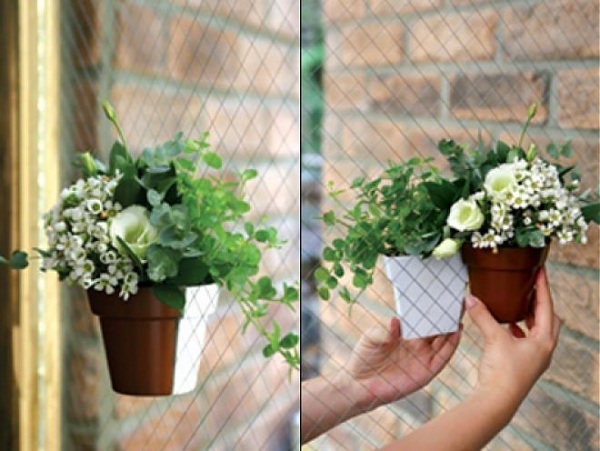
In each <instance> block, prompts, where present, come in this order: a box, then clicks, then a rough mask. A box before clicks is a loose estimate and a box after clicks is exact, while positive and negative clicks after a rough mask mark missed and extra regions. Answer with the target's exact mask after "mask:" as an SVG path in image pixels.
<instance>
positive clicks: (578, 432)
mask: <svg viewBox="0 0 600 451" xmlns="http://www.w3.org/2000/svg"><path fill="white" fill-rule="evenodd" d="M301 8H302V11H301V14H302V34H301V45H302V47H301V52H302V66H301V67H302V87H303V89H302V101H301V115H302V201H303V203H302V230H303V234H302V253H301V256H302V283H303V298H302V328H301V330H302V344H303V347H302V357H303V362H302V368H303V373H302V377H303V379H310V378H312V377H315V376H318V375H321V376H323V377H324V378H325V379H326V380H330V379H331V378H332V377H333V375H334V374H339V373H340V372H343V371H348V367H347V361H348V358H349V356H350V352H351V350H352V348H353V346H354V345H355V344H356V343H357V341H358V339H359V337H360V336H361V334H362V333H364V332H365V331H366V330H368V329H369V328H371V327H373V326H377V325H380V326H383V327H385V326H387V325H388V324H389V321H390V318H391V317H392V316H396V313H395V311H394V307H393V298H392V291H391V287H390V282H389V281H388V280H387V278H386V276H385V274H384V269H383V267H382V266H383V265H382V264H381V262H380V264H379V266H378V269H377V271H376V274H375V283H374V284H373V286H372V288H370V289H369V290H366V291H365V292H364V294H363V295H362V296H361V297H360V298H359V301H358V303H357V304H356V305H355V306H354V307H353V308H352V312H351V314H350V313H349V312H348V308H347V305H346V303H345V302H343V301H342V300H341V299H340V298H339V297H336V296H332V298H331V299H330V300H329V301H322V300H319V299H318V296H317V293H316V283H315V280H314V277H313V276H314V271H315V269H316V268H317V267H318V266H319V264H320V263H321V252H322V249H323V246H324V243H325V242H327V243H330V242H331V240H332V239H333V238H334V237H335V236H336V231H335V230H333V231H331V230H329V229H327V228H326V227H324V226H323V223H322V222H321V220H319V219H318V218H319V216H320V215H321V214H322V213H323V212H325V211H328V210H330V209H332V208H335V206H334V204H333V203H332V202H331V200H330V199H329V197H328V196H327V184H328V183H329V182H332V181H333V182H335V186H336V188H338V189H344V188H348V187H349V186H350V184H351V182H352V180H353V179H355V178H356V177H358V176H367V177H373V176H376V175H378V174H380V173H381V171H382V170H383V168H384V167H385V165H386V164H387V162H388V161H394V162H403V161H407V160H409V159H410V158H412V157H415V156H417V157H422V158H427V157H433V158H434V164H437V165H439V166H440V167H442V168H444V169H446V167H445V166H444V160H443V158H442V157H441V155H440V154H439V153H438V152H437V149H436V148H437V143H438V142H439V141H440V140H441V139H444V138H452V139H454V140H456V141H458V142H463V143H467V144H470V145H471V146H472V147H473V146H474V145H475V144H476V143H477V141H478V139H479V138H481V139H482V140H483V141H484V142H486V143H490V142H493V141H495V140H497V139H500V140H503V141H505V142H516V139H517V138H518V136H519V132H520V130H521V125H522V123H523V120H524V118H525V117H526V115H527V109H528V107H529V105H531V104H532V103H533V102H537V104H538V112H537V115H536V117H535V118H534V121H533V124H532V126H531V128H530V129H529V132H528V138H527V139H528V140H529V141H530V142H536V143H537V144H538V145H539V146H541V147H545V146H546V145H547V143H549V142H550V141H558V142H564V141H567V140H571V143H572V145H573V149H574V156H573V158H572V161H573V162H577V163H578V164H579V166H580V167H581V169H582V174H581V175H582V186H583V187H584V188H591V189H596V188H597V187H598V182H599V160H598V158H599V139H598V138H599V134H598V128H599V104H598V98H599V92H598V89H599V88H598V86H599V79H598V74H599V67H598V58H599V45H598V43H599V24H598V22H599V15H598V2H596V1H590V0H576V1H567V0H550V1H542V0H522V1H521V0H519V1H510V2H509V1H491V0H408V1H398V2H394V1H390V0H353V1H340V0H320V1H319V0H311V1H307V0H305V1H303V2H301ZM526 145H527V146H528V144H526ZM342 199H343V201H345V202H347V203H348V205H351V202H352V200H353V199H352V197H351V196H350V195H348V196H345V197H342ZM588 238H589V242H588V244H587V245H586V246H571V245H568V246H564V247H561V246H558V245H557V244H556V243H554V244H553V245H552V250H551V252H550V257H549V260H548V262H547V265H546V266H547V268H548V272H549V279H550V286H551V291H552V296H553V299H554V303H555V309H556V312H557V314H558V315H559V316H560V317H561V318H562V319H563V327H562V330H561V336H560V341H559V344H558V348H557V350H556V351H555V354H554V358H553V362H552V365H551V367H550V368H549V370H548V371H547V372H546V373H545V374H544V376H543V377H542V378H541V379H540V380H539V381H538V382H537V384H536V385H535V387H534V388H533V389H532V390H531V392H530V394H529V396H528V397H527V399H526V400H525V402H524V403H523V404H522V406H521V407H520V409H519V411H518V413H517V415H516V416H515V417H514V419H513V420H512V422H511V423H510V425H509V426H508V427H507V428H505V429H504V430H503V431H502V432H501V433H500V434H499V435H498V436H497V437H496V438H495V439H494V440H493V441H492V442H491V443H490V444H489V445H488V446H487V447H486V449H489V450H506V449H510V450H519V451H520V450H551V449H557V450H594V449H598V446H599V437H598V421H599V418H598V415H599V414H598V413H599V395H598V380H599V377H598V375H599V363H598V351H599V342H598V340H599V326H598V305H599V273H598V268H599V258H598V249H599V247H598V227H597V226H591V227H590V230H589V233H588ZM463 321H464V330H463V334H462V339H461V343H460V346H459V348H458V350H457V351H456V353H455V355H454V356H453V358H452V359H451V361H450V363H449V364H448V366H447V367H446V368H445V369H444V370H443V371H442V372H441V373H440V375H439V376H438V377H436V378H435V379H434V380H433V381H432V382H431V383H430V384H429V385H428V386H427V387H425V388H424V389H422V390H420V391H418V392H416V393H414V394H413V395H411V396H409V397H407V398H405V399H403V400H401V401H398V402H394V403H391V404H389V405H387V406H384V407H380V408H378V409H377V410H375V411H373V412H371V413H369V414H364V415H361V416H359V417H357V418H355V419H352V420H350V421H347V422H345V423H343V424H341V425H339V426H338V427H336V428H335V429H333V430H331V431H329V432H328V433H326V434H324V435H322V436H321V437H319V438H317V439H316V440H314V441H312V442H310V443H309V444H307V445H306V446H305V449H307V450H313V449H314V450H341V449H345V450H367V449H376V448H378V447H381V446H383V445H385V444H386V443H389V442H391V441H392V440H393V439H394V438H397V437H400V436H402V435H403V434H406V433H408V432H410V431H411V430H413V429H414V428H418V427H419V426H420V425H422V424H424V423H425V422H427V421H428V420H429V419H431V418H433V417H435V416H437V415H439V414H440V413H442V412H445V411H447V410H448V409H450V408H451V407H452V406H454V405H456V404H457V403H458V402H460V400H462V399H464V398H465V397H466V396H467V395H468V394H469V393H470V392H471V391H472V389H473V387H474V386H475V384H476V382H477V367H478V363H479V356H480V354H481V350H482V337H481V336H480V335H479V334H478V333H477V328H476V327H475V325H474V324H472V323H471V322H470V321H469V320H468V318H466V317H465V318H464V319H463ZM390 383H393V381H390Z"/></svg>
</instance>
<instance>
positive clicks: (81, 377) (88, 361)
mask: <svg viewBox="0 0 600 451" xmlns="http://www.w3.org/2000/svg"><path fill="white" fill-rule="evenodd" d="M68 359H69V360H68V377H69V379H68V380H69V390H68V392H67V393H68V397H69V416H70V417H71V418H72V419H73V420H75V421H80V422H83V421H85V422H87V421H92V420H95V421H98V420H99V419H100V417H99V414H100V410H99V409H100V394H101V389H102V381H103V374H104V372H105V371H106V370H104V369H103V368H102V366H103V365H106V363H105V358H104V355H103V354H101V349H100V348H99V347H98V348H96V347H94V348H87V349H84V348H82V347H80V348H75V349H73V350H71V352H70V353H69V355H68Z"/></svg>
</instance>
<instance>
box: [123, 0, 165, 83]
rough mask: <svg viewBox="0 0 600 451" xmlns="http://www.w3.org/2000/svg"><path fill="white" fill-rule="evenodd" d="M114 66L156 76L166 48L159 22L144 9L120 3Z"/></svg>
mask: <svg viewBox="0 0 600 451" xmlns="http://www.w3.org/2000/svg"><path fill="white" fill-rule="evenodd" d="M117 29H118V33H116V50H115V60H114V64H115V66H116V67H117V68H119V69H125V70H132V71H137V72H142V73H146V74H159V73H160V72H161V71H162V69H163V61H164V59H165V52H166V45H165V42H164V36H163V20H162V18H161V17H160V16H159V14H158V13H157V12H156V11H155V10H154V9H152V8H150V7H148V6H140V5H134V4H128V3H124V4H121V5H120V8H119V9H118V10H117Z"/></svg>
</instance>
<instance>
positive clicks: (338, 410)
mask: <svg viewBox="0 0 600 451" xmlns="http://www.w3.org/2000/svg"><path fill="white" fill-rule="evenodd" d="M373 407H374V405H373V401H372V399H370V397H369V395H368V391H367V390H366V389H364V388H363V387H362V386H361V385H360V384H357V383H356V382H353V381H352V380H350V379H349V378H345V377H344V376H339V375H338V376H335V377H331V378H324V377H317V378H314V379H310V380H308V381H305V382H303V383H302V398H301V416H300V418H301V420H300V423H301V424H300V428H301V431H302V432H301V441H302V443H306V442H309V441H310V440H313V439H314V438H316V437H318V436H319V435H321V434H322V433H324V432H326V431H328V430H329V429H331V428H333V427H335V426H337V425H338V424H340V423H342V422H344V421H346V420H348V419H350V418H353V417H355V416H356V415H359V414H361V413H363V412H366V411H368V410H370V409H372V408H373Z"/></svg>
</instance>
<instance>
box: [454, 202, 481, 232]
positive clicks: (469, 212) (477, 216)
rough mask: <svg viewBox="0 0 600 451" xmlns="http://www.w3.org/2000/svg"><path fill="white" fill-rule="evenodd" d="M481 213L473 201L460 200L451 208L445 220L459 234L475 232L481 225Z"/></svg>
mask: <svg viewBox="0 0 600 451" xmlns="http://www.w3.org/2000/svg"><path fill="white" fill-rule="evenodd" d="M483 220H484V217H483V213H481V210H480V209H479V207H478V206H477V202H475V201H474V200H471V199H469V200H464V199H460V200H458V201H457V202H456V203H454V205H452V207H450V214H449V215H448V219H447V220H446V222H447V224H448V225H449V226H450V227H452V228H454V229H456V230H459V231H461V232H463V231H465V230H477V229H479V227H481V225H482V224H483Z"/></svg>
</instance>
